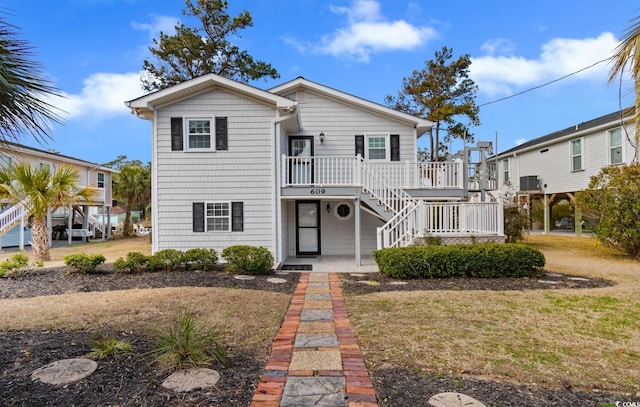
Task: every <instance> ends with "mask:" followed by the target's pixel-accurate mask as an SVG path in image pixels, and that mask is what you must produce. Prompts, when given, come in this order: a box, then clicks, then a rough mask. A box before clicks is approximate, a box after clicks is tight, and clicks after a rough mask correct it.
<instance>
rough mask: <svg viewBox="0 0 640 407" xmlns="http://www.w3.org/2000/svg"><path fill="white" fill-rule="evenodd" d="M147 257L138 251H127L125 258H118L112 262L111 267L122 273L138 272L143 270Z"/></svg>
mask: <svg viewBox="0 0 640 407" xmlns="http://www.w3.org/2000/svg"><path fill="white" fill-rule="evenodd" d="M148 261H149V258H148V257H147V256H145V255H144V254H142V253H140V252H130V253H127V257H126V258H124V259H123V258H122V257H120V258H118V260H116V261H115V262H113V267H115V268H116V270H118V271H121V272H123V273H139V272H141V271H144V269H145V267H146V265H147V262H148Z"/></svg>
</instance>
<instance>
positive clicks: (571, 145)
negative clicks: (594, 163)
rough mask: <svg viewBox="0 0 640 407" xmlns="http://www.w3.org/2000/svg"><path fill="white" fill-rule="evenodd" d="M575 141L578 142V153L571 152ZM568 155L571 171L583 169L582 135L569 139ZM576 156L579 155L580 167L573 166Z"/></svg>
mask: <svg viewBox="0 0 640 407" xmlns="http://www.w3.org/2000/svg"><path fill="white" fill-rule="evenodd" d="M576 141H578V142H580V154H573V145H574V143H575V142H576ZM569 155H570V157H571V172H578V171H584V169H585V163H584V137H579V138H575V139H573V140H571V141H569ZM578 156H579V157H580V168H574V166H573V165H574V159H575V158H576V157H578Z"/></svg>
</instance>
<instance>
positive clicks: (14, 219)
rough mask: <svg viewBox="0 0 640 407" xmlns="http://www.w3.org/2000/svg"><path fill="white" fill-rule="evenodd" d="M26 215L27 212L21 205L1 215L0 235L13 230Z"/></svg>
mask: <svg viewBox="0 0 640 407" xmlns="http://www.w3.org/2000/svg"><path fill="white" fill-rule="evenodd" d="M25 215H26V210H25V208H24V206H23V205H22V204H21V203H17V204H15V205H12V206H11V207H9V208H7V209H6V210H5V211H4V212H2V213H0V234H2V233H4V232H6V231H7V230H9V229H11V228H13V227H14V226H15V225H16V224H17V223H18V222H20V221H21V220H22V219H23V218H24V216H25Z"/></svg>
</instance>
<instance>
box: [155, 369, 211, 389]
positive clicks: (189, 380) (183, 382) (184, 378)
mask: <svg viewBox="0 0 640 407" xmlns="http://www.w3.org/2000/svg"><path fill="white" fill-rule="evenodd" d="M219 380H220V373H218V371H216V370H212V369H205V368H193V369H186V370H179V371H177V372H175V373H173V374H172V375H171V376H169V377H167V378H166V379H165V381H164V382H162V387H164V388H167V389H171V390H175V391H178V392H184V391H191V390H196V389H206V388H207V387H213V386H215V385H216V384H217V383H218V381H219Z"/></svg>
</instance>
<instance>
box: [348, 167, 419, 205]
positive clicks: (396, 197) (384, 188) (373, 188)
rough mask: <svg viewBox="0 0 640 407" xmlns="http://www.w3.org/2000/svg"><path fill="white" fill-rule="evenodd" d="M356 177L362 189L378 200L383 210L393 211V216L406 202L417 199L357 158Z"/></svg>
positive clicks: (413, 201) (409, 202)
mask: <svg viewBox="0 0 640 407" xmlns="http://www.w3.org/2000/svg"><path fill="white" fill-rule="evenodd" d="M358 161H359V168H360V171H358V177H359V178H360V179H359V182H358V183H359V184H360V185H362V190H363V191H364V192H365V193H368V194H369V195H371V197H372V198H373V199H375V200H377V201H378V203H379V204H380V206H382V207H383V208H384V209H385V210H388V211H391V212H393V214H394V216H395V215H397V214H399V213H401V212H402V211H403V210H404V209H405V207H406V206H407V205H408V204H414V205H415V204H416V203H417V201H416V200H415V199H413V198H412V197H411V195H409V194H408V193H407V192H406V191H405V190H404V189H402V188H400V187H399V186H397V185H394V184H393V183H392V182H390V181H389V180H387V179H386V178H385V177H384V176H382V175H381V174H379V173H378V171H376V170H375V168H374V167H373V166H371V165H369V163H368V162H366V161H364V160H362V159H361V158H359V160H358Z"/></svg>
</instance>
